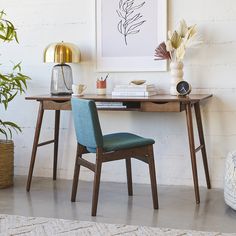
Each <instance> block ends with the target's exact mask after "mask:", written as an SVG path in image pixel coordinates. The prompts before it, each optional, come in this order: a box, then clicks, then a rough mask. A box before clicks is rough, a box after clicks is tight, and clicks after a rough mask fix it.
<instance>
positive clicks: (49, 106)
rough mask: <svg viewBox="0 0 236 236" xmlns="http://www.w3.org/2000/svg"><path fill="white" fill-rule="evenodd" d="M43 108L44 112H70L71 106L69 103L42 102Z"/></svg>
mask: <svg viewBox="0 0 236 236" xmlns="http://www.w3.org/2000/svg"><path fill="white" fill-rule="evenodd" d="M43 108H44V109H45V110H71V104H70V101H67V102H55V101H43Z"/></svg>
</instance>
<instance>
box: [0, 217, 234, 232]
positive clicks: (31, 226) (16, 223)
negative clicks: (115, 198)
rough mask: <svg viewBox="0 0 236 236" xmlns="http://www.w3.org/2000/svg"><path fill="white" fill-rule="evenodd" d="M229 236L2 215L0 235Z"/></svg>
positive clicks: (0, 218)
mask: <svg viewBox="0 0 236 236" xmlns="http://www.w3.org/2000/svg"><path fill="white" fill-rule="evenodd" d="M14 235H15V236H44V235H45V236H52V235H58V236H59V235H60V236H80V235H81V236H113V235H114V236H115V235H118V236H119V235H125V236H153V235H155V236H159V235H160V236H162V235H163V236H190V235H191V236H220V235H222V236H228V235H236V234H226V233H216V232H215V233H213V232H200V231H190V230H176V229H167V228H154V227H146V226H131V225H118V224H103V223H95V222H88V221H75V220H62V219H52V218H42V217H23V216H16V215H1V214H0V236H14Z"/></svg>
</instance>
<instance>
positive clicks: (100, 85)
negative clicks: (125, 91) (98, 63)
mask: <svg viewBox="0 0 236 236" xmlns="http://www.w3.org/2000/svg"><path fill="white" fill-rule="evenodd" d="M108 76H109V74H107V75H106V77H105V78H103V77H101V78H100V79H97V84H96V85H97V95H105V94H106V88H107V78H108Z"/></svg>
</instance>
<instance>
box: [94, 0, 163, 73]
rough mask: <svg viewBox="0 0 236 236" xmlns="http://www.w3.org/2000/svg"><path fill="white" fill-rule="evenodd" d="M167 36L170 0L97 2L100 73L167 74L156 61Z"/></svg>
mask: <svg viewBox="0 0 236 236" xmlns="http://www.w3.org/2000/svg"><path fill="white" fill-rule="evenodd" d="M166 34H167V0H97V4H96V62H97V71H98V72H109V71H111V72H112V71H113V72H134V71H166V70H167V62H166V60H161V61H160V60H154V54H155V49H156V47H157V46H158V45H159V44H160V43H161V42H163V41H166Z"/></svg>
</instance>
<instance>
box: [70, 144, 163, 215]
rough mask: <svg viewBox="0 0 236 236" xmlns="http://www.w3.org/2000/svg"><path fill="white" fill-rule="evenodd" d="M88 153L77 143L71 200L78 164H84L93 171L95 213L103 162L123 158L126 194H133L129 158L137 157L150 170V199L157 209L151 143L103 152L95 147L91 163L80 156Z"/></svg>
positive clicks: (93, 213)
mask: <svg viewBox="0 0 236 236" xmlns="http://www.w3.org/2000/svg"><path fill="white" fill-rule="evenodd" d="M86 153H89V152H88V151H87V149H86V147H84V146H82V145H81V144H78V145H77V154H76V161H75V169H74V178H73V186H72V194H71V201H72V202H75V199H76V193H77V187H78V181H79V173H80V166H84V167H86V168H88V169H90V170H91V171H93V172H94V183H93V198H92V212H91V214H92V216H96V214H97V205H98V195H99V186H100V177H101V169H102V163H103V162H109V161H115V160H121V159H125V161H126V174H127V184H128V195H129V196H132V195H133V186H132V170H131V158H135V159H138V160H140V161H143V162H145V163H147V164H148V166H149V172H150V181H151V189H152V200H153V208H154V209H158V207H159V206H158V196H157V183H156V171H155V161H154V155H153V145H146V146H142V147H136V148H129V149H123V150H118V151H113V152H105V151H104V150H103V149H102V148H97V149H96V162H95V164H94V163H91V162H88V161H87V160H85V159H83V158H82V155H83V154H86Z"/></svg>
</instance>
